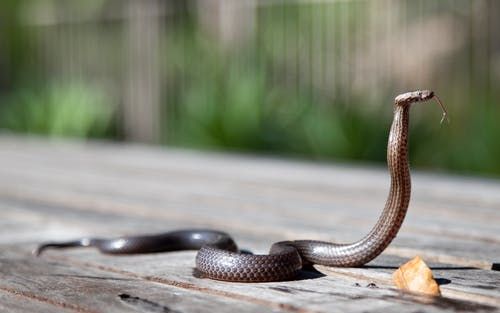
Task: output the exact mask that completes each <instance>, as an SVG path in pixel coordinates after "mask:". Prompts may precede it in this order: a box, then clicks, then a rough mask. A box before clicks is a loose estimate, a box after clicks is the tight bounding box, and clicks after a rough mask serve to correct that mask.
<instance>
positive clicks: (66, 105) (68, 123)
mask: <svg viewBox="0 0 500 313" xmlns="http://www.w3.org/2000/svg"><path fill="white" fill-rule="evenodd" d="M2 102H3V105H2V106H1V107H0V125H1V126H2V127H4V128H8V129H10V130H13V131H18V132H25V133H33V134H47V135H50V136H74V137H84V138H86V137H104V136H105V135H107V134H109V132H110V125H111V122H112V121H113V110H112V106H110V105H109V103H108V102H109V101H107V99H106V97H105V96H104V93H103V92H99V90H98V89H96V88H89V87H88V86H87V85H85V84H76V83H74V82H73V83H71V84H68V83H66V84H52V85H49V86H45V87H43V88H42V87H39V88H24V89H20V90H18V91H16V92H14V93H13V94H12V95H11V96H10V97H8V98H6V99H3V101H2Z"/></svg>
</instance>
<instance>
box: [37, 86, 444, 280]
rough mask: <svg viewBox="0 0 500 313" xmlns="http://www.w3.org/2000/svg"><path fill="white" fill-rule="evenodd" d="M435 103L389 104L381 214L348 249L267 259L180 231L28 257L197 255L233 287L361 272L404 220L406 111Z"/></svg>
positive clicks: (283, 249) (319, 245) (290, 250)
mask: <svg viewBox="0 0 500 313" xmlns="http://www.w3.org/2000/svg"><path fill="white" fill-rule="evenodd" d="M430 99H436V100H437V102H438V103H439V105H440V106H441V109H442V112H443V119H442V120H441V122H442V121H443V120H444V118H445V117H447V112H446V109H445V107H444V105H443V104H442V102H441V101H440V99H439V98H438V97H437V96H436V95H435V93H434V92H433V91H430V90H416V91H411V92H406V93H403V94H400V95H398V96H397V97H395V99H394V111H393V112H394V115H393V121H392V125H391V128H390V131H389V138H388V143H387V167H388V170H389V173H390V190H389V195H388V197H387V200H386V203H385V207H384V209H383V211H382V214H381V215H380V217H379V218H378V220H377V222H376V224H375V226H373V228H372V229H371V231H370V232H369V233H368V234H366V235H365V236H364V237H362V238H361V239H360V240H358V241H355V242H353V243H332V242H326V241H318V240H293V241H281V242H277V243H274V244H273V245H272V247H271V249H270V251H269V254H251V253H243V252H241V251H239V250H238V247H237V245H236V243H235V241H234V240H233V239H232V238H231V237H230V236H229V235H228V234H227V233H225V232H222V231H218V230H211V229H185V230H177V231H171V232H167V233H162V234H153V235H139V236H124V237H117V238H110V239H103V238H91V237H89V238H81V239H77V240H73V241H67V242H48V243H43V244H41V245H39V246H38V247H37V248H36V249H35V250H34V251H33V253H34V254H35V255H37V256H38V255H40V254H41V253H42V252H43V251H44V250H46V249H49V248H69V247H95V248H97V249H98V250H99V251H100V252H102V253H105V254H141V253H157V252H166V251H178V250H198V253H197V255H196V271H197V272H198V273H199V274H201V275H202V276H203V277H206V278H210V279H214V280H223V281H233V282H270V281H285V280H292V279H294V278H295V277H296V275H297V273H298V271H299V270H300V269H302V267H303V266H305V265H314V264H319V265H325V266H332V267H360V266H363V265H365V264H366V263H368V262H370V261H371V260H373V259H374V258H376V257H377V256H378V255H380V254H381V253H382V252H383V251H384V250H385V249H386V248H387V246H388V245H389V244H390V243H391V242H392V240H393V239H394V238H395V237H396V235H397V233H398V231H399V229H400V228H401V225H402V223H403V220H404V219H405V216H406V213H407V210H408V205H409V203H410V196H411V178H410V169H409V164H408V140H409V137H408V129H409V113H410V107H411V105H412V104H414V103H418V102H425V101H428V100H430Z"/></svg>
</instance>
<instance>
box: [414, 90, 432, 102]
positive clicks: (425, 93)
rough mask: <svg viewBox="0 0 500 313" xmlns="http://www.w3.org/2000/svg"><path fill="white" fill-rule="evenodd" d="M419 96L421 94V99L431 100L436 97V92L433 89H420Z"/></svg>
mask: <svg viewBox="0 0 500 313" xmlns="http://www.w3.org/2000/svg"><path fill="white" fill-rule="evenodd" d="M418 96H419V98H420V99H419V100H420V101H426V100H430V99H432V98H433V97H434V92H433V91H430V90H420V91H419V92H418Z"/></svg>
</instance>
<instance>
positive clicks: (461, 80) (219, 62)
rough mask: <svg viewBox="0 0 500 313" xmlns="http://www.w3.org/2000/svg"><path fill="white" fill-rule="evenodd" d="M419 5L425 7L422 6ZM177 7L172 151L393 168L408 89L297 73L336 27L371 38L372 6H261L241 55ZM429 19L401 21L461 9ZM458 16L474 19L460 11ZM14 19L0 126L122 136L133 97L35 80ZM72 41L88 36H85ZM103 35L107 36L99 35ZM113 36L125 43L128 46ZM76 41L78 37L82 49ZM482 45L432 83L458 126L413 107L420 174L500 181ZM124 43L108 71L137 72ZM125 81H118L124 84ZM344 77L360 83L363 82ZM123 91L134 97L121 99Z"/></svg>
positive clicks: (169, 122) (167, 127) (169, 86)
mask: <svg viewBox="0 0 500 313" xmlns="http://www.w3.org/2000/svg"><path fill="white" fill-rule="evenodd" d="M407 2H408V3H409V5H408V7H410V6H412V5H413V6H414V9H415V8H418V7H419V5H420V6H421V3H422V1H416V2H411V1H407ZM6 3H7V4H8V5H9V6H10V8H9V10H10V12H16V11H19V10H20V9H19V8H20V5H19V3H21V2H17V1H7V2H6ZM172 3H173V4H172V5H173V7H174V9H175V10H177V11H178V12H177V11H176V14H174V15H173V16H169V17H168V18H169V22H168V33H167V34H166V36H165V38H163V39H164V40H163V41H162V46H161V47H160V49H161V51H162V53H161V56H162V59H161V60H160V62H159V64H160V66H161V70H160V73H162V75H163V76H164V77H161V78H162V82H165V83H164V84H163V85H162V87H163V88H162V91H164V94H165V95H166V96H165V97H164V99H162V112H163V113H164V115H163V116H162V120H163V121H164V123H162V127H163V129H162V133H163V136H162V143H164V144H169V145H177V146H188V147H195V148H206V149H221V150H236V151H245V152H259V153H271V154H279V155H291V156H295V157H300V158H313V159H324V160H336V161H339V160H340V161H352V160H355V161H363V162H367V161H368V162H379V163H380V164H382V163H383V162H385V149H386V144H387V133H388V130H389V127H390V123H391V120H392V105H391V99H392V98H393V97H394V96H395V95H396V93H397V92H399V91H405V90H394V89H395V88H394V85H389V86H387V85H384V86H381V87H380V88H381V91H380V92H379V93H378V95H377V96H376V97H373V96H368V95H365V94H362V93H352V94H348V95H346V92H345V91H344V90H342V87H341V84H339V82H338V81H337V82H334V83H331V85H328V82H327V84H326V86H327V89H328V90H327V91H325V90H321V88H318V86H316V85H314V84H313V83H312V82H311V80H310V79H309V80H308V79H304V78H303V77H302V76H304V75H305V76H307V75H309V77H310V76H313V75H314V73H303V72H301V71H300V70H299V69H297V62H299V60H297V59H298V56H300V55H301V54H303V53H304V50H306V51H309V52H311V51H313V49H319V48H318V47H313V46H311V45H309V44H308V40H309V39H310V38H311V37H313V36H320V37H321V36H323V37H325V38H326V35H325V33H323V32H324V30H325V29H328V30H332V31H331V32H330V33H328V34H329V35H332V36H337V37H341V38H343V39H346V38H347V37H349V35H350V34H351V33H353V34H358V35H357V37H356V36H353V40H352V41H349V43H351V42H355V41H356V40H357V41H361V42H363V41H367V40H369V38H368V37H366V38H365V37H363V36H365V34H364V33H362V32H358V33H356V29H364V28H367V27H368V26H367V25H366V23H368V21H369V20H370V18H369V17H368V15H367V13H368V12H369V10H370V7H367V6H366V5H365V3H364V2H359V1H354V2H352V3H350V2H349V3H348V2H340V3H333V4H331V3H329V4H327V5H317V4H307V5H305V4H300V5H293V4H284V5H275V6H270V7H265V8H259V9H258V12H257V24H256V28H257V29H256V32H255V36H254V37H253V38H250V39H249V40H248V41H246V42H245V43H243V44H241V45H239V46H236V47H230V48H228V47H224V46H222V45H221V44H220V42H218V41H217V40H216V39H214V38H211V37H209V36H207V35H206V33H204V30H203V29H202V26H201V25H199V20H198V18H197V14H196V13H193V11H195V10H192V7H191V5H192V3H191V4H190V3H182V4H180V2H172ZM105 4H106V1H99V5H93V6H91V9H92V10H90V9H89V10H87V11H89V12H91V13H92V12H99V9H100V5H102V6H104V5H105ZM73 5H76V4H73ZM73 5H69V6H70V7H71V6H73ZM465 7H467V5H465ZM420 9H421V10H420V11H418V12H420V14H421V15H419V16H420V17H419V16H416V17H414V16H412V14H409V13H408V14H407V15H405V16H403V17H401V20H402V21H403V23H406V22H408V21H409V20H411V19H413V18H421V17H422V15H423V14H424V13H423V12H424V11H425V10H427V11H425V14H428V15H431V14H433V13H435V12H436V11H439V10H441V11H443V12H448V11H449V8H448V7H447V5H446V4H431V5H429V6H425V7H423V9H422V6H421V8H420ZM424 9H425V10H424ZM9 10H3V11H4V12H9ZM447 10H448V11H447ZM87 11H86V12H87ZM408 11H409V12H415V10H413V11H412V9H408ZM73 14H76V13H73ZM88 14H89V15H90V13H88ZM450 14H457V15H460V14H463V12H462V11H460V10H458V9H457V10H456V11H450ZM3 15H5V14H3ZM3 15H2V17H6V16H3ZM14 17H15V14H11V15H9V16H8V18H6V19H4V20H3V23H4V24H7V25H9V29H10V31H8V32H5V35H4V36H0V44H2V46H3V48H2V49H0V53H3V54H4V55H7V56H8V58H7V59H8V60H10V61H9V62H8V63H4V64H3V65H2V64H0V67H2V68H3V69H4V71H2V72H0V81H1V85H0V87H1V90H0V95H1V98H0V100H1V102H0V128H7V129H10V130H14V131H19V132H27V133H38V134H48V135H54V136H78V137H111V138H115V139H116V138H120V136H121V134H120V131H116V130H117V129H118V130H119V129H123V128H124V127H125V126H124V125H122V124H121V121H120V119H119V118H118V117H119V116H120V112H119V110H118V109H119V104H120V102H121V101H122V100H123V99H118V100H117V99H115V98H113V97H110V96H109V94H110V92H109V90H107V89H104V88H101V87H97V86H96V85H94V84H91V83H89V80H91V79H87V80H84V79H80V78H81V77H77V79H71V80H68V81H64V82H63V83H61V80H60V78H57V77H55V78H54V79H50V80H47V78H46V77H47V76H48V73H50V71H48V70H47V72H44V73H43V74H42V75H39V74H38V75H34V74H33V72H34V71H33V70H32V69H33V66H32V65H33V64H34V63H36V62H37V61H39V60H37V59H36V57H34V55H36V53H35V52H33V51H35V50H34V49H36V45H34V44H33V42H34V41H33V37H32V34H33V29H30V31H27V29H26V27H21V26H20V25H19V21H16V20H15V18H14ZM318 18H320V22H318V21H317V19H318ZM342 23H343V24H342ZM311 24H314V25H315V26H314V27H316V28H314V29H313V28H312V27H311ZM85 25H86V24H85ZM85 25H84V26H82V27H87V26H85ZM405 25H406V24H405ZM92 27H96V28H95V29H96V30H98V29H100V28H98V27H97V26H95V25H93V26H92ZM106 27H108V26H106ZM66 28H67V27H66ZM66 28H65V29H66ZM107 29H108V30H109V27H108V28H107ZM117 29H119V27H117ZM66 30H67V29H66ZM44 31H46V30H44ZM84 32H85V34H86V35H85V36H90V37H91V36H94V32H93V30H92V31H89V28H85V30H84ZM30 34H31V35H30ZM58 34H59V35H60V36H62V34H63V33H62V32H61V31H59V32H58ZM69 34H70V35H71V36H76V34H78V30H77V28H76V27H75V29H73V30H71V31H70V32H69ZM89 34H90V35H89ZM113 34H114V33H113ZM119 34H120V35H121V33H119ZM98 35H99V31H95V36H98ZM107 36H108V37H106V38H108V39H109V38H114V40H117V39H116V38H117V36H114V35H112V36H110V34H109V33H107ZM75 38H76V37H75ZM75 38H71V39H72V40H75V41H76V40H77V39H75ZM471 38H472V37H471ZM485 38H486V37H485ZM326 39H327V38H326ZM61 40H64V39H61ZM66 40H69V39H66ZM106 41H107V42H111V40H106ZM472 41H473V40H472V39H471V42H470V43H468V44H466V45H465V48H464V49H462V50H460V51H458V52H455V53H454V54H452V55H449V56H447V58H446V60H443V61H442V62H441V63H442V64H443V71H446V77H448V78H447V80H446V81H444V80H438V79H434V80H429V81H428V85H427V86H428V87H431V88H436V90H438V91H439V95H440V96H441V98H442V99H443V101H444V102H445V104H446V105H447V106H448V109H449V111H450V118H451V123H450V124H449V125H447V124H444V125H440V124H439V119H440V111H439V108H438V107H437V105H435V104H425V106H426V107H425V108H418V109H417V108H414V109H413V112H412V121H411V134H410V136H411V139H410V145H411V146H410V159H411V163H412V166H414V167H418V168H426V169H446V170H453V171H456V172H461V173H475V174H477V173H480V174H483V175H488V176H493V175H500V162H499V161H498V160H500V144H499V142H500V140H499V136H500V123H498V121H497V118H498V117H499V116H500V108H499V106H498V104H497V103H498V100H496V96H497V92H496V91H495V90H494V89H493V88H492V86H491V83H490V85H488V84H485V83H484V79H480V78H481V77H483V76H484V77H486V76H487V77H493V75H491V74H490V72H489V71H490V70H491V69H490V68H489V67H488V66H480V64H479V65H478V66H476V63H474V62H478V60H479V61H481V59H480V58H477V57H475V55H477V54H478V49H480V48H477V47H476V46H475V44H474V43H473V42H472ZM290 42H292V43H294V44H293V45H290ZM117 43H118V44H117ZM113 45H114V46H112V47H101V48H100V49H106V50H107V51H116V52H117V53H116V55H117V56H116V58H114V59H113V60H109V61H106V63H112V64H118V66H117V67H120V66H121V67H122V68H125V67H126V64H122V63H123V59H120V54H119V53H118V52H119V51H120V49H122V47H123V45H120V44H119V42H114V43H113ZM6 47H7V48H6ZM27 47H29V48H30V49H26V48H27ZM320 48H321V47H320ZM350 48H351V47H350V46H348V47H347V48H346V47H343V46H341V45H340V44H337V45H335V46H334V47H333V53H334V54H333V57H332V59H325V60H324V63H325V64H327V63H329V62H333V63H335V65H336V66H337V65H338V66H340V64H339V63H341V62H342V59H341V57H340V56H343V57H345V56H346V55H345V54H346V51H349V53H348V54H350V53H353V51H351V50H349V49H350ZM27 51H30V52H27ZM347 57H349V55H347ZM474 57H475V58H474ZM309 61H310V60H309ZM96 62H97V61H96ZM120 62H121V63H120ZM373 62H377V60H373ZM0 63H1V62H0ZM120 64H121V65H120ZM124 72H126V71H118V73H120V74H119V75H122V74H123V73H124ZM410 74H412V73H409V74H408V75H410ZM114 75H116V73H115V74H114ZM337 79H338V80H339V77H338V76H337ZM340 79H341V80H343V81H344V82H345V81H348V82H350V81H351V80H352V79H353V77H350V76H343V77H340ZM45 80H47V81H45ZM26 86H35V87H26ZM418 87H420V86H416V88H418ZM115 88H116V87H115ZM331 91H334V92H331ZM120 93H122V94H123V93H124V92H123V91H119V92H116V90H114V91H113V92H111V94H120ZM332 94H340V95H341V96H332Z"/></svg>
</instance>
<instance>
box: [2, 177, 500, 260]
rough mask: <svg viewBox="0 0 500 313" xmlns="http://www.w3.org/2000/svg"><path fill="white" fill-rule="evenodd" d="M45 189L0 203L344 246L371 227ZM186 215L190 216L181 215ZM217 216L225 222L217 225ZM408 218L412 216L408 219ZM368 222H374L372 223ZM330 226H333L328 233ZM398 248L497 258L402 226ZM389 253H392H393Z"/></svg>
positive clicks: (486, 248) (478, 245) (476, 246)
mask: <svg viewBox="0 0 500 313" xmlns="http://www.w3.org/2000/svg"><path fill="white" fill-rule="evenodd" d="M47 185H48V184H45V185H44V186H43V187H41V186H42V185H41V183H40V184H38V185H36V186H30V183H29V182H26V183H24V184H22V186H23V187H22V191H21V190H15V189H12V188H11V187H9V186H3V188H1V190H0V194H1V195H3V197H4V198H7V197H11V198H21V199H25V200H26V199H29V198H31V201H33V202H34V203H39V204H43V203H44V202H45V203H47V204H55V205H59V206H63V207H65V208H67V209H70V208H72V209H78V210H82V211H86V210H90V211H97V212H114V213H115V214H119V215H123V216H131V217H134V218H136V217H137V216H144V217H150V218H152V219H153V218H156V219H163V220H175V221H176V222H177V225H179V227H185V226H191V225H194V226H208V227H221V226H222V227H224V228H226V229H227V230H228V231H231V232H234V231H245V232H248V233H253V232H258V233H262V234H266V235H267V236H271V237H272V238H276V239H277V240H282V239H297V238H311V239H323V240H332V241H337V242H343V241H349V240H355V239H357V238H359V237H360V236H362V235H363V233H364V232H366V231H368V229H369V228H370V227H371V225H369V224H368V223H364V224H360V223H356V222H355V221H345V220H343V221H336V222H331V221H330V219H329V218H328V217H326V216H325V217H324V218H323V219H320V217H316V216H314V214H308V213H307V212H304V213H303V214H302V215H299V213H298V212H296V214H295V215H294V216H293V218H290V217H287V216H284V215H283V214H281V212H273V210H272V209H269V210H268V211H267V212H266V214H256V213H255V212H254V211H252V210H250V211H249V212H247V211H245V210H234V209H233V208H234V207H238V204H236V203H235V206H234V207H233V208H230V207H228V208H227V210H222V209H221V207H223V202H222V201H217V202H215V203H213V204H211V203H210V202H209V201H201V202H200V204H199V205H197V204H196V203H197V202H194V203H193V201H186V200H184V201H171V200H170V199H169V198H168V197H165V198H164V200H161V199H151V198H150V197H147V196H140V195H138V196H137V197H134V196H133V195H130V194H128V195H126V194H123V195H122V196H120V195H118V196H116V195H112V196H109V194H106V193H104V194H101V193H99V194H96V193H89V194H87V193H86V192H85V191H83V190H77V191H71V190H69V191H68V190H65V187H64V184H61V185H58V186H56V187H53V186H50V185H48V186H47ZM0 186H1V183H0ZM39 186H40V187H39ZM247 206H248V205H247ZM187 211H189V212H190V213H189V214H186V212H187ZM214 212H217V214H214ZM333 215H335V214H333ZM219 216H224V217H225V218H224V223H223V224H222V225H221V221H220V218H219ZM410 219H411V215H410V216H409V220H410ZM373 223H374V221H372V224H373ZM490 224H494V223H490ZM332 225H334V226H333V228H332ZM477 227H479V226H477ZM233 230H234V231H233ZM398 246H399V247H405V248H407V247H412V249H414V250H421V251H424V252H425V253H426V254H427V255H432V254H435V255H436V256H442V259H443V258H444V260H446V262H451V261H450V260H452V259H453V258H452V257H455V258H462V259H465V260H466V259H471V262H469V263H467V262H466V261H465V262H464V261H462V262H460V263H458V264H460V265H471V266H481V267H484V268H491V264H492V263H493V262H495V261H496V258H498V244H496V242H495V241H493V242H489V241H481V240H480V241H479V242H478V241H477V240H476V238H474V237H473V238H467V236H464V235H462V236H461V237H459V236H444V235H442V234H439V233H438V234H430V235H427V234H426V233H425V232H421V233H418V232H416V233H412V232H408V231H406V229H405V227H403V229H402V231H401V233H400V235H399V236H398V238H397V239H396V240H395V242H394V245H393V248H395V247H398ZM390 251H396V250H394V249H392V250H390ZM436 260H437V259H436Z"/></svg>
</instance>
